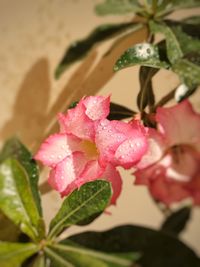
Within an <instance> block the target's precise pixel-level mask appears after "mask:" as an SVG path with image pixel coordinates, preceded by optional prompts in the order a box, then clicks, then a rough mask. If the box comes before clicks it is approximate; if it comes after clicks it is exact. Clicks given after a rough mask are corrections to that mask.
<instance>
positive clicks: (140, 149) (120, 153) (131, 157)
mask: <svg viewBox="0 0 200 267" xmlns="http://www.w3.org/2000/svg"><path fill="white" fill-rule="evenodd" d="M146 150H147V142H146V138H145V136H144V135H141V136H137V137H135V138H130V139H128V140H126V141H124V142H123V143H122V144H121V145H120V146H119V147H118V149H117V150H116V153H115V158H116V160H117V165H120V166H123V167H124V168H131V167H133V165H134V164H136V163H137V162H138V161H139V160H140V159H141V158H142V156H143V155H144V153H145V152H146Z"/></svg>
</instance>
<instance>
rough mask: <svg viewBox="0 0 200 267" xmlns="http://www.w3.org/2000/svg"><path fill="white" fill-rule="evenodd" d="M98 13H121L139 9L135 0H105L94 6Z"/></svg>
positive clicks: (133, 11) (103, 14) (102, 14)
mask: <svg viewBox="0 0 200 267" xmlns="http://www.w3.org/2000/svg"><path fill="white" fill-rule="evenodd" d="M95 11H96V13H97V14H98V15H101V16H105V15H121V14H127V13H135V12H138V11H141V7H140V6H139V3H138V1H137V0H105V1H104V3H101V4H98V5H97V6H96V8H95Z"/></svg>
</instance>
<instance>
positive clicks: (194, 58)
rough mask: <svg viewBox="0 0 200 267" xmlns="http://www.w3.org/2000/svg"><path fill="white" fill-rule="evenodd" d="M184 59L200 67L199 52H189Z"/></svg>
mask: <svg viewBox="0 0 200 267" xmlns="http://www.w3.org/2000/svg"><path fill="white" fill-rule="evenodd" d="M184 59H187V60H189V61H190V62H192V63H194V64H195V65H198V66H200V53H199V52H190V53H188V54H186V55H184Z"/></svg>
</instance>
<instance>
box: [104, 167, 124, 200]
mask: <svg viewBox="0 0 200 267" xmlns="http://www.w3.org/2000/svg"><path fill="white" fill-rule="evenodd" d="M102 178H103V179H106V180H108V181H109V182H111V185H112V190H113V194H112V198H111V201H110V203H111V204H113V205H116V201H117V199H118V197H119V195H120V193H121V190H122V179H121V176H120V174H119V172H118V171H117V169H116V168H115V167H113V166H112V165H111V164H108V165H107V167H106V170H105V172H104V173H103V174H102Z"/></svg>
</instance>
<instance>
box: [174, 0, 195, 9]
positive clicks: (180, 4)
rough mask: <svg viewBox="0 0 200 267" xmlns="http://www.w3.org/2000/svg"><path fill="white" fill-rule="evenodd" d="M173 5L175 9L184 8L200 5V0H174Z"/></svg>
mask: <svg viewBox="0 0 200 267" xmlns="http://www.w3.org/2000/svg"><path fill="white" fill-rule="evenodd" d="M172 6H173V9H174V10H178V9H182V8H193V7H200V3H199V0H185V1H183V0H173V2H172Z"/></svg>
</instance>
